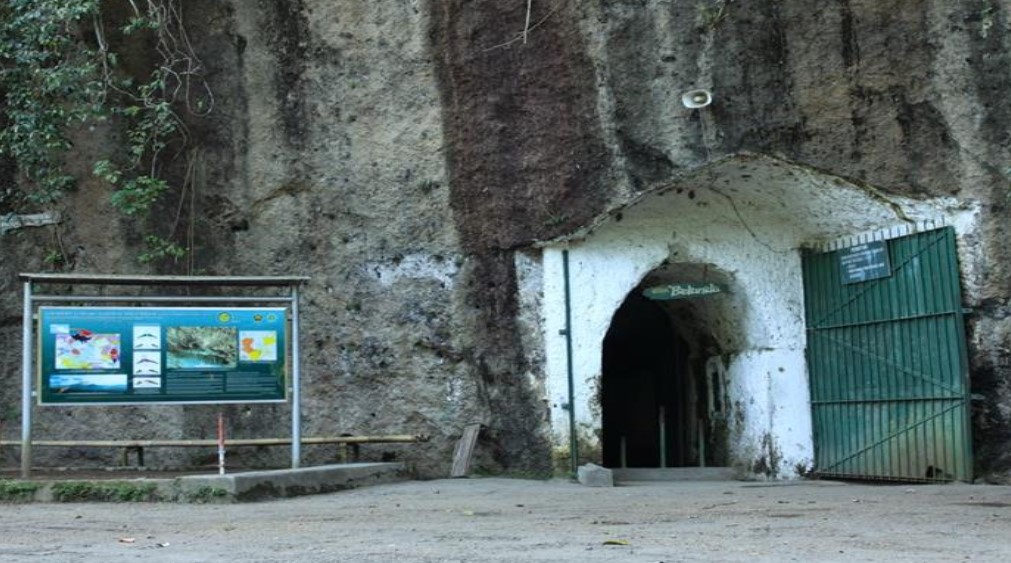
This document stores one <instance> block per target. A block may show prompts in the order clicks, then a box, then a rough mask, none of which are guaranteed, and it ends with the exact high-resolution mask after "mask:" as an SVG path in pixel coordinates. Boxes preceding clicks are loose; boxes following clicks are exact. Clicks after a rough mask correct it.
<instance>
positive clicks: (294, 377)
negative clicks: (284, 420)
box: [291, 285, 302, 469]
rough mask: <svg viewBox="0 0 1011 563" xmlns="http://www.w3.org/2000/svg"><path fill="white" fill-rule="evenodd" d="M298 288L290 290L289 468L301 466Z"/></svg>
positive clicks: (293, 287)
mask: <svg viewBox="0 0 1011 563" xmlns="http://www.w3.org/2000/svg"><path fill="white" fill-rule="evenodd" d="M298 338H299V324H298V286H297V285H293V286H292V288H291V468H292V469H298V467H299V466H300V465H301V464H302V420H301V419H302V405H301V400H302V386H301V363H302V362H301V354H300V352H299V345H298Z"/></svg>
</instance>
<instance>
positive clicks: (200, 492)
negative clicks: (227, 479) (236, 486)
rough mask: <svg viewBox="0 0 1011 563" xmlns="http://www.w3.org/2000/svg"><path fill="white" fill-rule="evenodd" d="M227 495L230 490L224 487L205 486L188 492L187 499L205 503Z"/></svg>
mask: <svg viewBox="0 0 1011 563" xmlns="http://www.w3.org/2000/svg"><path fill="white" fill-rule="evenodd" d="M227 496H228V491H227V490H225V489H222V488H221V487H211V486H203V487H200V488H199V489H197V490H195V491H193V492H191V493H187V494H186V500H187V501H189V502H195V503H197V504H203V503H208V502H213V501H216V500H222V499H224V498H225V497H227Z"/></svg>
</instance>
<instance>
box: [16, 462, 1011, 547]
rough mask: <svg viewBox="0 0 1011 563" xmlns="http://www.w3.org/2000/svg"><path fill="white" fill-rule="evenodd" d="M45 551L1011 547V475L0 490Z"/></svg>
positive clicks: (25, 542) (20, 534) (28, 540)
mask: <svg viewBox="0 0 1011 563" xmlns="http://www.w3.org/2000/svg"><path fill="white" fill-rule="evenodd" d="M608 543H612V544H617V545H608ZM36 559H37V560H40V561H47V562H50V561H51V562H76V561H103V562H104V561H130V560H148V561H169V562H175V561H178V562H183V561H186V562H194V561H244V562H257V561H263V562H266V561H299V562H321V561H356V562H357V561H376V562H379V561H382V562H398V563H408V562H435V561H502V562H505V561H509V562H516V561H555V562H557V561H635V562H640V561H641V562H652V563H655V562H658V561H663V562H672V561H749V562H751V561H964V560H973V561H1011V488H1009V487H999V486H992V485H964V484H954V485H866V484H847V483H837V482H824V481H810V482H802V483H797V484H768V483H747V482H668V483H634V484H629V485H625V486H620V487H615V488H608V489H603V488H586V487H582V486H580V485H577V484H573V483H570V482H567V481H562V480H555V481H527V480H515V479H469V480H443V481H415V482H407V483H398V484H392V485H382V486H376V487H370V488H364V489H357V490H353V491H345V492H340V493H335V494H330V495H320V496H313V497H302V498H296V499H286V500H276V501H270V502H263V503H254V504H235V505H184V504H24V505H18V504H9V505H0V561H27V560H36Z"/></svg>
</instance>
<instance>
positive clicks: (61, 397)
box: [38, 307, 288, 405]
mask: <svg viewBox="0 0 1011 563" xmlns="http://www.w3.org/2000/svg"><path fill="white" fill-rule="evenodd" d="M39 323H40V330H39V334H40V349H39V351H38V353H39V356H40V361H39V364H38V366H39V368H38V371H39V374H38V381H39V389H40V393H39V403H40V404H43V405H46V404H101V403H119V404H122V403H127V404H130V403H153V402H163V403H175V402H185V403H222V402H279V401H283V400H285V399H286V398H287V396H286V389H287V366H288V354H287V348H286V340H287V338H286V337H287V329H288V327H287V324H286V323H287V311H286V309H284V308H252V307H241V308H210V307H189V308H186V307H169V308H158V307H41V308H40V309H39Z"/></svg>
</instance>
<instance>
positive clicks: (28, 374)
mask: <svg viewBox="0 0 1011 563" xmlns="http://www.w3.org/2000/svg"><path fill="white" fill-rule="evenodd" d="M19 279H20V280H21V281H22V283H23V292H24V299H23V315H22V348H21V375H22V393H21V476H22V477H23V478H27V477H29V476H30V475H31V461H32V440H31V438H32V409H33V408H34V406H35V405H34V401H33V400H32V399H33V398H34V397H36V396H37V395H38V393H40V392H41V389H39V390H38V391H36V390H35V389H33V386H34V380H35V378H34V377H33V376H34V375H35V365H34V360H35V356H34V353H33V352H34V351H35V347H36V332H35V327H36V325H37V323H36V321H37V316H36V311H37V306H38V305H40V304H42V303H88V304H95V303H130V304H134V305H151V304H156V303H175V304H179V303H186V304H196V303H208V304H225V303H228V304H237V303H246V304H260V305H265V304H283V305H286V306H287V307H288V311H289V313H290V315H291V319H290V323H291V324H290V326H291V333H290V345H289V348H290V350H291V370H290V377H289V378H288V385H289V387H288V388H287V389H286V390H285V391H286V395H287V396H288V397H290V399H291V436H292V442H291V467H292V468H297V467H299V466H300V464H301V435H302V433H301V353H300V346H299V334H300V324H299V287H300V286H301V285H302V284H303V283H305V282H307V281H308V280H309V278H308V277H303V276H288V277H275V276H121V275H101V274H32V273H22V274H20V275H19ZM54 284H59V285H63V286H70V287H74V286H79V285H84V286H98V287H105V286H139V287H147V286H156V287H166V286H176V287H184V288H194V287H217V288H227V287H247V288H248V287H253V288H274V289H284V290H286V291H285V292H284V294H281V295H264V296H238V295H223V296H208V295H200V296H176V295H84V294H80V295H77V294H74V295H70V294H69V292H67V293H64V294H59V293H52V294H37V293H34V291H33V290H34V286H36V285H54ZM40 330H41V328H40ZM39 336H40V337H41V335H39ZM40 340H41V338H40ZM246 402H251V401H222V402H209V401H195V402H187V401H173V402H171V403H169V404H174V405H186V404H203V405H207V404H227V403H246ZM275 402H277V401H275ZM89 404H96V405H101V406H109V405H110V403H89ZM121 404H124V403H121ZM128 404H131V405H135V406H136V405H141V404H144V403H128ZM160 404H165V403H160ZM74 405H75V406H80V403H74ZM61 406H63V405H61ZM68 406H69V405H68Z"/></svg>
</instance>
